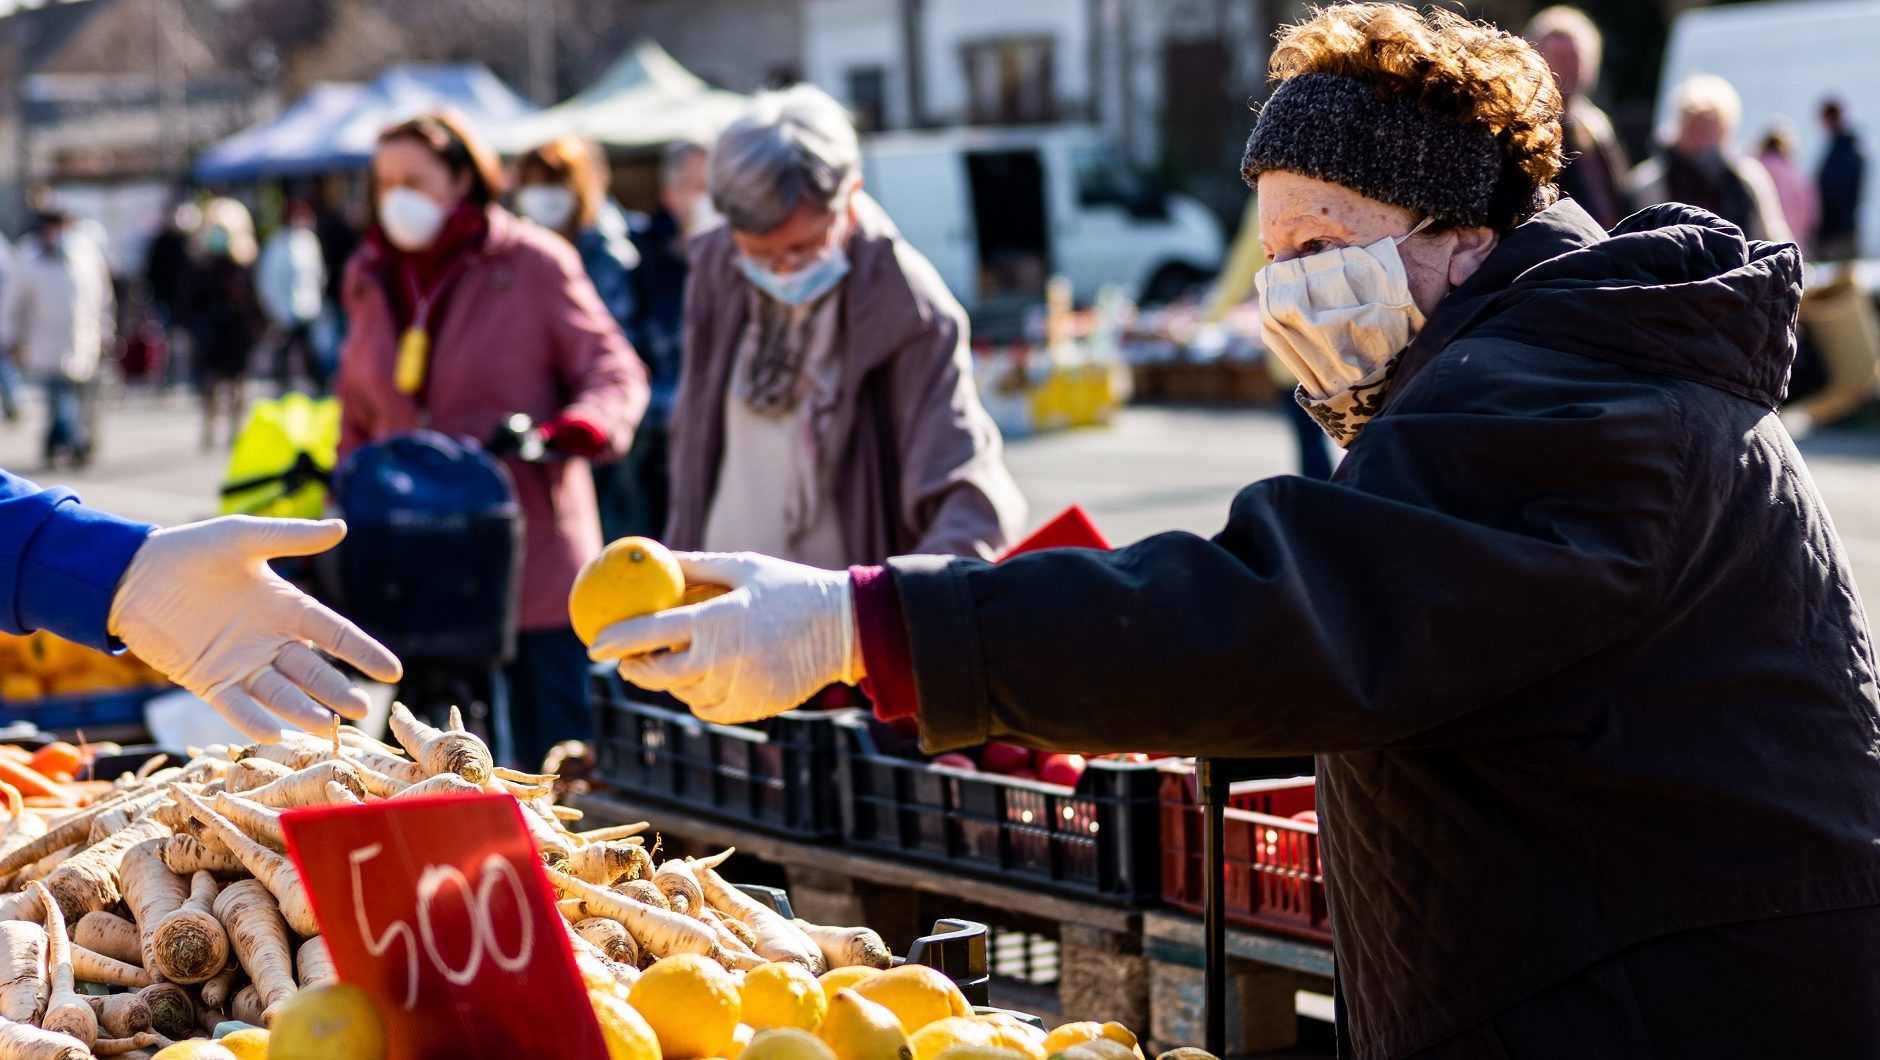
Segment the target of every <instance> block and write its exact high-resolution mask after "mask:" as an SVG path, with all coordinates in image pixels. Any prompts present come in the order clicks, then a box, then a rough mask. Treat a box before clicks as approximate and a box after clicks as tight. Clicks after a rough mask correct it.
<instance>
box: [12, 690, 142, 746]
mask: <svg viewBox="0 0 1880 1060" xmlns="http://www.w3.org/2000/svg"><path fill="white" fill-rule="evenodd" d="M164 690H165V688H164V686H161V685H151V686H148V687H144V688H130V689H124V690H121V691H114V692H96V693H94V692H81V693H75V694H73V695H65V696H46V697H45V698H43V699H31V700H0V725H10V724H14V723H16V722H27V723H30V724H32V725H34V726H37V727H38V728H40V729H43V730H45V731H47V732H54V733H60V734H69V733H74V732H77V731H79V730H81V729H82V730H85V731H87V732H90V731H93V730H98V729H111V728H122V727H125V726H136V727H138V728H142V727H143V724H144V703H145V702H146V701H148V700H149V699H150V697H151V696H154V695H156V694H157V693H159V692H162V691H164Z"/></svg>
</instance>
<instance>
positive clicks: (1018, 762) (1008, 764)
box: [979, 740, 1031, 777]
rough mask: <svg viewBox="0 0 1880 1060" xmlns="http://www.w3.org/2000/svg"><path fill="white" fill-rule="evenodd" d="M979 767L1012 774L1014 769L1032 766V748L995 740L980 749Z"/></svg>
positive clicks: (989, 770) (1007, 774) (990, 771)
mask: <svg viewBox="0 0 1880 1060" xmlns="http://www.w3.org/2000/svg"><path fill="white" fill-rule="evenodd" d="M979 768H981V769H983V770H985V771H986V772H988V773H1003V774H1005V775H1006V776H1008V777H1009V776H1012V775H1013V770H1017V769H1030V768H1031V748H1029V747H1020V746H1019V745H1017V744H1015V743H1001V742H999V741H998V740H994V741H992V742H991V743H989V744H987V745H986V746H985V747H983V748H981V749H980V752H979Z"/></svg>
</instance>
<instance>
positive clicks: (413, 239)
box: [379, 188, 444, 253]
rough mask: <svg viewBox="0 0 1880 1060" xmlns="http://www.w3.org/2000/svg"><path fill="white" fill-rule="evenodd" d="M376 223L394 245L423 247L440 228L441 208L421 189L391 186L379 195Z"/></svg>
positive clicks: (442, 224) (413, 247)
mask: <svg viewBox="0 0 1880 1060" xmlns="http://www.w3.org/2000/svg"><path fill="white" fill-rule="evenodd" d="M379 227H380V228H382V229H384V230H385V238H387V239H389V240H391V241H392V245H393V246H395V247H397V248H398V249H400V250H402V251H405V252H407V253H411V252H414V251H419V250H423V249H424V248H425V247H428V246H430V245H431V244H432V242H434V241H435V240H436V239H437V234H438V232H440V231H442V230H443V228H444V208H443V207H442V206H439V205H438V204H437V203H436V202H435V201H433V200H432V199H431V197H430V196H429V195H426V194H424V193H423V192H421V191H415V190H413V189H411V188H393V189H392V190H390V191H388V192H386V193H385V194H383V195H381V196H379Z"/></svg>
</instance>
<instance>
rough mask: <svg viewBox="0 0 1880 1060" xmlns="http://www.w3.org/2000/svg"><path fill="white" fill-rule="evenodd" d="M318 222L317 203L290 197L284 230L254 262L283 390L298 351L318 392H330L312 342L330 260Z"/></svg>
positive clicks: (284, 212)
mask: <svg viewBox="0 0 1880 1060" xmlns="http://www.w3.org/2000/svg"><path fill="white" fill-rule="evenodd" d="M313 226H314V213H313V207H312V206H311V205H309V204H308V203H307V202H306V201H304V200H301V199H290V200H288V202H287V205H286V206H285V207H284V208H283V209H282V211H281V230H280V231H278V232H276V233H274V235H273V236H272V237H271V238H270V239H269V240H268V245H267V246H265V247H263V248H262V250H261V260H260V262H259V263H258V264H257V265H256V267H255V291H256V293H257V294H258V295H260V297H261V307H262V309H264V310H266V311H267V314H268V323H269V325H270V326H271V328H272V332H273V339H274V344H275V350H274V381H275V383H276V385H277V386H278V387H279V388H280V392H281V393H283V394H285V393H287V391H288V388H289V386H290V385H291V384H292V382H293V370H294V360H295V358H296V356H298V359H299V360H300V363H301V367H302V369H303V370H304V371H305V372H306V378H307V381H308V383H309V384H311V385H312V387H313V392H314V393H316V394H324V393H326V384H327V375H328V371H327V364H326V360H325V358H324V357H322V356H321V355H320V353H319V351H318V350H316V349H315V348H314V343H313V326H314V324H315V322H317V321H318V320H319V319H320V308H321V306H322V305H323V304H324V303H325V300H326V295H325V291H326V261H325V259H324V258H322V257H321V254H320V237H319V236H317V235H315V234H314V231H313Z"/></svg>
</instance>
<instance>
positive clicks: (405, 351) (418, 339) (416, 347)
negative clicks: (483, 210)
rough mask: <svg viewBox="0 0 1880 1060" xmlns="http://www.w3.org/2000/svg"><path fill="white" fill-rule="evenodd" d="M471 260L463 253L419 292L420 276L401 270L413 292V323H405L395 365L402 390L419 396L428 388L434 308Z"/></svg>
mask: <svg viewBox="0 0 1880 1060" xmlns="http://www.w3.org/2000/svg"><path fill="white" fill-rule="evenodd" d="M467 260H468V259H467V258H466V257H464V256H462V255H460V256H459V257H458V258H457V260H455V261H453V262H451V263H450V264H449V265H447V266H445V268H444V271H443V272H442V273H441V274H440V275H439V276H438V278H437V281H436V282H435V283H433V284H431V289H430V290H429V291H422V292H421V291H419V290H418V280H417V277H416V276H415V275H413V274H412V272H411V271H409V270H401V271H404V279H405V284H406V286H407V288H408V289H409V290H410V292H411V323H409V324H407V325H406V326H405V332H404V334H403V335H400V336H399V338H398V356H397V359H396V360H395V361H394V362H393V366H392V385H393V386H395V387H396V388H397V389H398V392H399V393H401V394H408V395H410V396H412V397H417V396H418V395H419V394H420V393H421V392H422V391H423V390H424V384H425V381H426V380H427V378H428V377H429V374H430V362H431V333H430V325H431V310H432V308H433V307H434V306H436V304H437V299H438V296H440V295H442V294H443V293H444V292H445V290H447V289H448V288H449V287H450V285H451V284H453V283H455V282H456V280H457V277H458V274H460V273H462V272H463V269H464V263H465V262H466V261H467ZM419 404H420V405H422V404H423V402H419Z"/></svg>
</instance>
